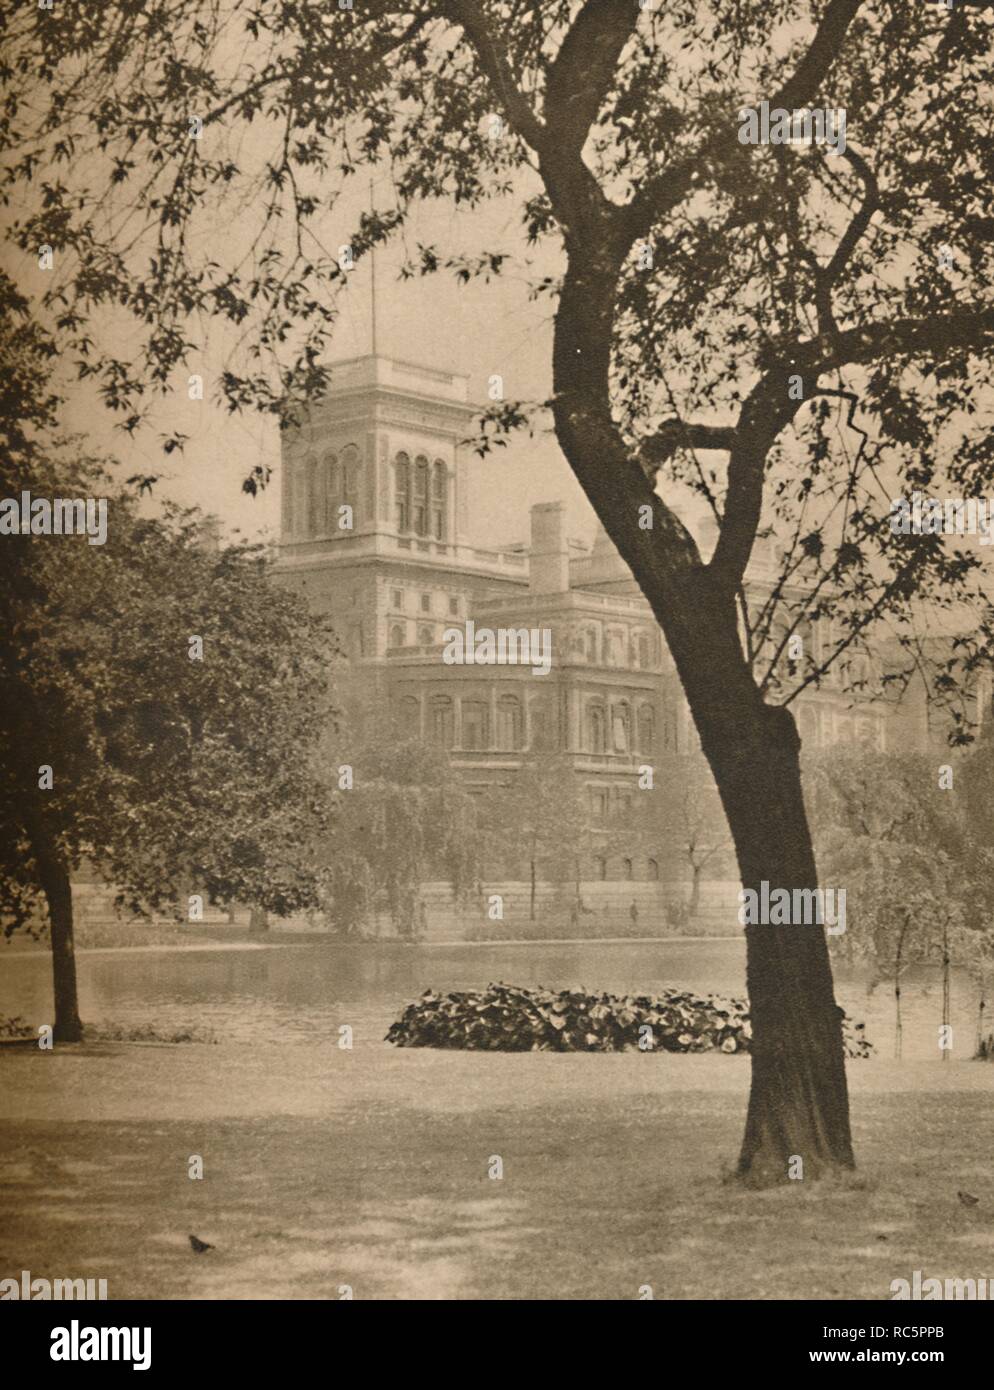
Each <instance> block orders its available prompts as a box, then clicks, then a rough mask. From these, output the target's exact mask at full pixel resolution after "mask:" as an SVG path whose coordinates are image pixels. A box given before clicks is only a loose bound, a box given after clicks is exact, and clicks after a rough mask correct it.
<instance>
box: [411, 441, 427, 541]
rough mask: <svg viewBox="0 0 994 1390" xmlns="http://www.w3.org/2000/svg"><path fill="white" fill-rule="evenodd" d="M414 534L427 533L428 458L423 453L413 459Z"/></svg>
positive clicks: (422, 534) (423, 534) (424, 534)
mask: <svg viewBox="0 0 994 1390" xmlns="http://www.w3.org/2000/svg"><path fill="white" fill-rule="evenodd" d="M414 534H415V535H416V536H427V534H428V460H427V459H426V458H425V457H424V455H423V454H419V455H418V457H417V458H416V459H415V460H414Z"/></svg>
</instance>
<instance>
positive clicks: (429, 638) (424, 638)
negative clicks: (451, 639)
mask: <svg viewBox="0 0 994 1390" xmlns="http://www.w3.org/2000/svg"><path fill="white" fill-rule="evenodd" d="M434 645H435V634H434V632H433V631H432V629H431V628H430V627H419V628H418V646H419V647H433V646H434Z"/></svg>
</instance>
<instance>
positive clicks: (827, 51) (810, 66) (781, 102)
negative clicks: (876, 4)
mask: <svg viewBox="0 0 994 1390" xmlns="http://www.w3.org/2000/svg"><path fill="white" fill-rule="evenodd" d="M861 3H862V0H829V3H828V5H827V6H826V8H825V13H824V14H823V15H822V17H821V23H820V24H819V25H818V28H817V30H816V32H815V36H814V38H813V39H812V40H811V44H810V46H809V47H808V50H807V52H806V53H805V54H804V57H803V58H802V59H801V61H800V62H799V63H798V65H797V67H796V69H795V70H794V72H793V74H792V75H791V76H790V77H789V78H788V79H787V81H786V82H785V83H784V85H783V86H782V87H781V88H780V90H779V91H778V92H777V93H776V95H775V96H774V97H772V98H771V100H770V106H771V107H774V106H782V107H785V108H786V109H788V110H792V109H793V108H795V107H801V106H804V104H805V103H806V102H808V101H810V100H811V98H812V97H813V96H814V95H816V93H817V91H818V88H819V87H820V86H821V84H822V81H823V79H824V77H825V74H826V73H827V72H828V70H829V68H830V67H831V66H832V63H833V62H834V61H835V59H836V57H837V56H838V53H839V49H840V48H841V47H842V44H843V41H844V40H845V37H846V34H847V33H848V31H849V26H850V24H851V23H852V22H853V20H854V19H855V17H856V12H857V11H858V9H859V7H860V5H861Z"/></svg>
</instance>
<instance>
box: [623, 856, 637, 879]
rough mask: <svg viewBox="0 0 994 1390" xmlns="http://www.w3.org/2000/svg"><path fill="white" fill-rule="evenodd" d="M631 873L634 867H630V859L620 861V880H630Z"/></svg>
mask: <svg viewBox="0 0 994 1390" xmlns="http://www.w3.org/2000/svg"><path fill="white" fill-rule="evenodd" d="M633 873H634V866H633V865H632V861H631V860H630V859H622V861H621V877H622V878H628V879H630V878H631V877H632V875H633Z"/></svg>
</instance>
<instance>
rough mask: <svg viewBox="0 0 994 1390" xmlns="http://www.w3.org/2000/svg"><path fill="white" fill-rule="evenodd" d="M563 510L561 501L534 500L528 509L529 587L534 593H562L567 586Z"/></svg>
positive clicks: (566, 552)
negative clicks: (529, 515) (529, 523)
mask: <svg viewBox="0 0 994 1390" xmlns="http://www.w3.org/2000/svg"><path fill="white" fill-rule="evenodd" d="M564 511H565V509H564V507H563V504H562V502H537V503H536V504H535V506H533V507H532V509H531V558H530V562H529V568H528V587H529V589H530V590H531V592H532V593H533V594H562V593H565V592H566V591H567V590H568V589H569V546H568V545H567V543H566V537H565V534H564V531H563V516H564Z"/></svg>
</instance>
